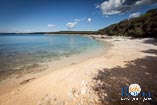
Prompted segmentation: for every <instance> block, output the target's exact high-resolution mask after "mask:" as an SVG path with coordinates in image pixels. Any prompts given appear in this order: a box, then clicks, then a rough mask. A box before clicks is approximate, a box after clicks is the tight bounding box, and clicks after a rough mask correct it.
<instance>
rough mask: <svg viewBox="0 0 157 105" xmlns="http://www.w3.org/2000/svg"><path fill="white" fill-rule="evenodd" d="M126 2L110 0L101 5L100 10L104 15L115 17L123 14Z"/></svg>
mask: <svg viewBox="0 0 157 105" xmlns="http://www.w3.org/2000/svg"><path fill="white" fill-rule="evenodd" d="M125 1H126V0H109V1H104V2H103V3H101V4H100V7H99V8H100V9H101V11H102V13H103V14H104V15H113V14H118V13H121V12H122V10H123V8H126V7H125V6H124V5H123V4H124V3H125Z"/></svg>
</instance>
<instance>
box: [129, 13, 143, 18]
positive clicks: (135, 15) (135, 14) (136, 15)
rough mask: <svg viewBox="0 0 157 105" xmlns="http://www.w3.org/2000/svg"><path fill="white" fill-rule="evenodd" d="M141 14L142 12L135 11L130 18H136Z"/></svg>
mask: <svg viewBox="0 0 157 105" xmlns="http://www.w3.org/2000/svg"><path fill="white" fill-rule="evenodd" d="M140 15H141V13H140V12H135V13H132V14H130V15H129V18H135V17H139V16H140Z"/></svg>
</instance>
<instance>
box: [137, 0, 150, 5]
mask: <svg viewBox="0 0 157 105" xmlns="http://www.w3.org/2000/svg"><path fill="white" fill-rule="evenodd" d="M152 2H153V0H140V1H137V2H136V3H135V5H146V4H151V3H152Z"/></svg>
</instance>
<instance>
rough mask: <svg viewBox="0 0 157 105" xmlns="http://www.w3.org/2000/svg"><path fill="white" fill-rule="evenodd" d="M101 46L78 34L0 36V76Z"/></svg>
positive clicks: (99, 43)
mask: <svg viewBox="0 0 157 105" xmlns="http://www.w3.org/2000/svg"><path fill="white" fill-rule="evenodd" d="M103 47H104V43H102V42H100V41H96V40H93V39H91V38H88V37H83V36H80V35H42V34H12V35H0V76H1V75H3V74H4V73H7V72H10V73H12V72H14V71H16V70H17V69H18V70H22V68H27V67H29V66H30V65H33V66H35V65H36V64H38V63H42V62H46V61H53V60H54V61H56V60H60V59H62V58H63V57H70V56H72V55H77V54H81V53H87V52H89V51H91V52H92V51H97V50H98V49H101V48H103ZM33 66H32V67H33Z"/></svg>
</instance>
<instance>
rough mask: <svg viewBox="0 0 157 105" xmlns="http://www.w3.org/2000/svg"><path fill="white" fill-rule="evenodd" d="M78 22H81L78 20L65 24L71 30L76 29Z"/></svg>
mask: <svg viewBox="0 0 157 105" xmlns="http://www.w3.org/2000/svg"><path fill="white" fill-rule="evenodd" d="M80 21H81V20H80V19H74V21H73V22H68V23H67V24H66V26H67V28H68V29H72V28H74V27H76V25H77V24H78V23H79V22H80Z"/></svg>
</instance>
